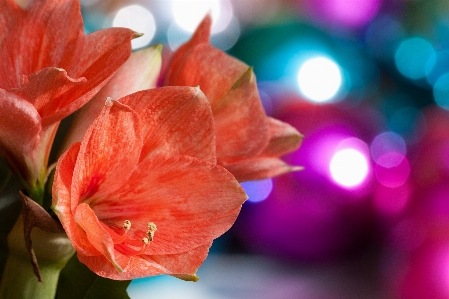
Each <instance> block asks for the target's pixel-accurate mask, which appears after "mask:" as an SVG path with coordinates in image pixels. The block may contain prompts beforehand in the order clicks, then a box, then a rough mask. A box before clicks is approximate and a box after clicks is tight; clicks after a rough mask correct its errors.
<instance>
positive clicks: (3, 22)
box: [0, 0, 24, 48]
mask: <svg viewBox="0 0 449 299" xmlns="http://www.w3.org/2000/svg"><path fill="white" fill-rule="evenodd" d="M0 12H1V13H0V48H1V46H2V44H3V40H4V39H5V37H6V36H8V34H9V32H10V31H11V29H12V28H14V26H15V25H16V22H17V21H18V20H19V19H20V18H22V16H23V14H24V11H23V10H22V9H21V8H20V7H19V6H18V5H17V4H16V2H15V1H14V0H3V1H0Z"/></svg>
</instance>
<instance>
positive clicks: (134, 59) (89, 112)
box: [64, 46, 162, 148]
mask: <svg viewBox="0 0 449 299" xmlns="http://www.w3.org/2000/svg"><path fill="white" fill-rule="evenodd" d="M160 52H161V47H160V46H156V47H149V48H145V49H142V50H138V51H136V52H133V53H132V54H131V56H130V58H129V59H128V60H127V61H126V62H125V63H124V64H123V65H122V66H121V67H120V68H119V69H118V71H117V72H116V73H115V74H114V76H113V77H112V78H111V80H109V81H108V83H107V84H106V85H105V86H104V87H103V88H102V89H101V90H100V92H98V93H97V94H96V95H95V97H94V98H93V99H91V100H90V101H89V102H88V103H87V104H86V105H84V107H82V108H81V110H79V111H78V112H77V113H76V116H75V119H74V121H73V123H72V125H71V127H70V132H69V134H68V135H67V136H66V139H65V141H64V147H65V148H68V147H69V146H70V145H71V144H72V143H74V142H77V141H81V140H82V139H83V136H84V134H85V133H86V131H87V129H88V128H89V126H90V125H91V124H92V122H93V121H94V119H95V118H96V117H97V116H98V114H99V113H100V111H101V109H102V108H103V106H104V101H105V99H106V98H107V97H111V98H112V99H114V100H118V99H120V98H121V97H124V96H126V95H129V94H131V93H134V92H137V91H140V90H145V89H150V88H154V87H156V81H157V78H158V76H159V73H160V69H161V62H162V61H161V53H160Z"/></svg>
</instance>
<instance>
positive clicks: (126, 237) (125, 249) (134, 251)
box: [104, 220, 157, 255]
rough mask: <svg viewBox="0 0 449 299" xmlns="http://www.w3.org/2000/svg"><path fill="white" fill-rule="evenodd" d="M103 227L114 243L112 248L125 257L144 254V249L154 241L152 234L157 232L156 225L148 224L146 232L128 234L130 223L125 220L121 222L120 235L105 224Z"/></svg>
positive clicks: (139, 231) (138, 231)
mask: <svg viewBox="0 0 449 299" xmlns="http://www.w3.org/2000/svg"><path fill="white" fill-rule="evenodd" d="M104 227H105V228H106V230H107V231H108V232H109V234H110V235H111V237H112V241H113V242H114V248H115V249H117V250H118V251H120V252H121V253H123V254H126V255H139V254H143V253H144V252H145V249H146V248H147V246H148V245H149V244H150V242H151V241H153V239H154V233H155V232H156V230H157V227H156V224H154V223H153V222H148V225H147V228H148V229H147V231H146V232H144V231H142V230H135V231H134V232H133V233H132V234H131V233H130V229H131V221H129V220H125V221H124V222H123V226H122V228H120V230H122V234H119V233H117V232H116V230H114V229H112V228H110V227H109V226H107V225H106V224H104Z"/></svg>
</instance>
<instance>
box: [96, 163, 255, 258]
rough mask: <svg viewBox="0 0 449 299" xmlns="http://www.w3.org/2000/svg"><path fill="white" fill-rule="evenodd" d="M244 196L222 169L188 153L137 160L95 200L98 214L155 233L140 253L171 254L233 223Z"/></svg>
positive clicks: (211, 237) (232, 178)
mask: <svg viewBox="0 0 449 299" xmlns="http://www.w3.org/2000/svg"><path fill="white" fill-rule="evenodd" d="M246 198H247V196H246V194H245V193H244V191H243V189H242V188H241V187H240V185H239V184H238V182H237V181H236V180H235V179H234V177H233V176H232V175H231V174H230V173H229V172H228V171H226V170H225V169H224V168H222V167H220V166H217V165H214V164H212V163H209V162H206V161H204V160H200V159H196V158H192V157H188V156H175V157H164V156H158V157H154V158H152V159H148V160H144V161H142V162H141V163H140V164H139V165H138V167H137V168H136V169H135V171H134V173H133V174H132V175H131V177H130V178H129V180H128V181H127V182H126V184H125V185H124V186H122V188H120V189H119V190H117V191H115V192H114V193H110V194H109V195H108V196H105V197H103V198H102V200H101V201H97V202H96V203H95V206H94V207H93V210H94V211H95V213H96V215H97V216H98V218H99V219H102V220H104V221H105V222H114V221H115V222H116V224H117V225H121V224H122V223H123V220H124V219H129V220H131V221H132V223H133V227H135V228H136V229H139V230H142V231H146V225H147V223H148V222H150V221H151V222H154V223H155V224H156V226H157V228H158V229H157V232H156V235H155V238H154V241H152V242H151V245H150V246H148V247H147V249H146V251H145V254H148V255H152V254H176V253H180V252H184V251H187V250H191V249H193V248H196V247H198V246H200V245H203V244H205V243H208V242H210V241H211V240H213V239H215V238H217V237H218V236H220V235H221V234H223V233H224V232H225V231H227V230H228V229H229V228H230V227H231V225H232V224H233V223H234V221H235V219H236V217H237V215H238V213H239V211H240V207H241V205H242V203H243V202H244V201H245V200H246Z"/></svg>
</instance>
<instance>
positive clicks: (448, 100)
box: [433, 73, 449, 110]
mask: <svg viewBox="0 0 449 299" xmlns="http://www.w3.org/2000/svg"><path fill="white" fill-rule="evenodd" d="M433 96H434V99H435V102H436V103H437V105H438V106H440V107H441V108H444V109H446V110H449V73H447V74H444V75H442V76H441V77H439V78H438V80H437V81H436V82H435V85H434V86H433Z"/></svg>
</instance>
